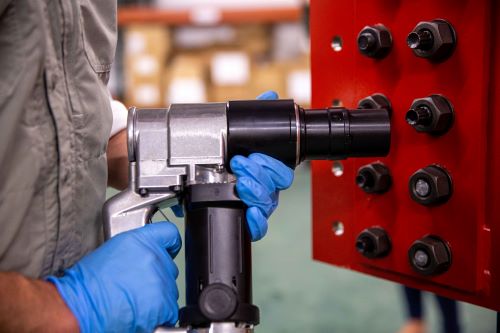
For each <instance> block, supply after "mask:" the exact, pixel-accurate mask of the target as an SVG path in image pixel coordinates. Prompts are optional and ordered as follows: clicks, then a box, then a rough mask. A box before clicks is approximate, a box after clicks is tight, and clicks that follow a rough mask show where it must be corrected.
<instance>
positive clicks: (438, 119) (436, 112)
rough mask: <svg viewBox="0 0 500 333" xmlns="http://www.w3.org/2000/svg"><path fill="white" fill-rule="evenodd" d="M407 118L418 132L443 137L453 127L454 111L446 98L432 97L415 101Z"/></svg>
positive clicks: (440, 96)
mask: <svg viewBox="0 0 500 333" xmlns="http://www.w3.org/2000/svg"><path fill="white" fill-rule="evenodd" d="M405 118H406V122H407V123H408V124H409V125H410V126H412V127H413V128H414V129H416V130H417V131H418V132H424V133H428V134H432V135H441V134H444V133H446V132H447V131H448V130H449V129H450V128H451V126H452V125H453V119H454V111H453V106H452V105H451V103H450V101H449V100H448V99H447V98H446V97H444V96H442V95H430V96H428V97H424V98H417V99H415V100H414V101H413V103H412V105H411V107H410V110H409V111H408V112H407V113H406V116H405Z"/></svg>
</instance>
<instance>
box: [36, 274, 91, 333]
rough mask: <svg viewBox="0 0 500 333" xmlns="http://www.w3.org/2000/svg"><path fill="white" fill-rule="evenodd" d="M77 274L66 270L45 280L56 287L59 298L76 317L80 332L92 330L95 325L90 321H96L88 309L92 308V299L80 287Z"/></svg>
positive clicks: (84, 332)
mask: <svg viewBox="0 0 500 333" xmlns="http://www.w3.org/2000/svg"><path fill="white" fill-rule="evenodd" d="M78 276H79V274H78V273H77V272H75V271H74V269H72V270H67V271H66V272H65V275H64V276H62V277H55V276H49V277H47V278H46V281H47V282H49V283H50V284H52V285H53V286H54V287H55V288H56V290H57V293H58V294H59V296H60V298H61V299H62V300H63V301H64V303H65V305H66V306H67V308H68V309H69V311H70V312H71V313H72V315H73V316H74V318H75V319H76V321H77V323H78V327H79V329H80V332H82V333H86V332H93V331H95V330H94V329H95V327H93V326H95V325H92V322H95V324H98V321H97V320H95V318H93V316H92V313H91V311H89V309H92V300H91V299H90V297H89V295H88V293H87V292H86V290H85V288H82V287H81V283H80V281H79V278H78Z"/></svg>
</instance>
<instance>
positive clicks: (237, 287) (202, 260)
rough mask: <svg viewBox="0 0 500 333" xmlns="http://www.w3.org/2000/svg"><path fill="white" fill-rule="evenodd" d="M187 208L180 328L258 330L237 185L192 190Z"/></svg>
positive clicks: (196, 186) (247, 246)
mask: <svg viewBox="0 0 500 333" xmlns="http://www.w3.org/2000/svg"><path fill="white" fill-rule="evenodd" d="M184 204H185V212H186V229H185V233H186V234H185V250H186V304H187V305H186V307H185V308H183V309H181V311H180V315H179V319H180V324H181V326H185V325H187V326H195V327H196V326H203V325H207V324H210V323H211V322H222V321H225V322H243V323H248V324H253V325H257V324H258V323H259V309H258V308H257V307H256V306H254V305H252V283H251V281H252V262H251V242H250V235H249V231H248V229H247V223H246V219H245V213H246V206H245V205H244V203H243V202H242V201H241V200H240V199H239V198H238V197H237V196H236V194H235V189H234V184H229V183H228V184H202V185H192V186H190V187H189V188H188V189H187V196H186V198H185V200H184Z"/></svg>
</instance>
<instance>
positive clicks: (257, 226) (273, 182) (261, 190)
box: [230, 153, 293, 241]
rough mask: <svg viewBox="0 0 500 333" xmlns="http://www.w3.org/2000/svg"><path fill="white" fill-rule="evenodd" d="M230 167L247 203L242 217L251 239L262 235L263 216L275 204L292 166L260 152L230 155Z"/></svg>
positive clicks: (289, 179) (289, 178) (264, 227)
mask: <svg viewBox="0 0 500 333" xmlns="http://www.w3.org/2000/svg"><path fill="white" fill-rule="evenodd" d="M230 163H231V169H232V170H233V173H234V174H235V175H236V178H237V180H236V191H237V192H238V195H239V197H240V199H241V200H242V201H243V202H244V203H245V204H246V205H247V206H248V209H247V213H246V218H247V223H248V229H249V230H250V235H251V237H252V241H257V240H259V239H261V238H262V237H264V235H265V234H266V232H267V219H268V218H269V216H271V214H272V212H273V211H274V210H275V209H276V207H277V206H278V197H279V191H281V190H284V189H287V188H288V187H290V185H292V182H293V170H292V169H290V168H289V167H287V166H286V165H285V164H283V163H282V162H281V161H278V160H277V159H274V158H272V157H269V156H267V155H264V154H259V153H255V154H250V156H248V157H243V156H239V155H237V156H234V157H233V158H232V159H231V162H230Z"/></svg>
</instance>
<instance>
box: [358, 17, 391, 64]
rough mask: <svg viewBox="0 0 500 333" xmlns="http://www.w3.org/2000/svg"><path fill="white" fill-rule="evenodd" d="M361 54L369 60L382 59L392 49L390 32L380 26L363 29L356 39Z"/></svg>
mask: <svg viewBox="0 0 500 333" xmlns="http://www.w3.org/2000/svg"><path fill="white" fill-rule="evenodd" d="M357 43H358V49H359V51H360V52H361V54H363V55H365V56H367V57H371V58H383V57H385V56H386V55H387V54H388V53H389V51H390V50H391V48H392V36H391V33H390V31H389V30H388V29H387V28H386V27H385V26H384V25H382V24H375V25H371V26H370V25H368V26H366V27H364V28H363V29H362V30H361V31H360V32H359V34H358V37H357Z"/></svg>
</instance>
